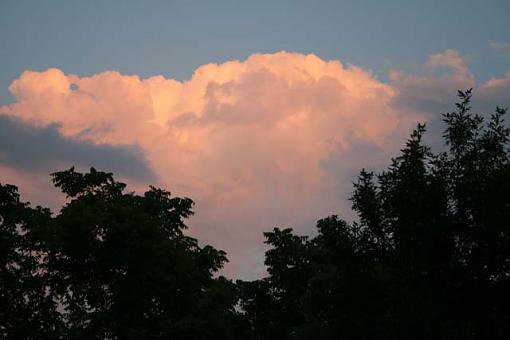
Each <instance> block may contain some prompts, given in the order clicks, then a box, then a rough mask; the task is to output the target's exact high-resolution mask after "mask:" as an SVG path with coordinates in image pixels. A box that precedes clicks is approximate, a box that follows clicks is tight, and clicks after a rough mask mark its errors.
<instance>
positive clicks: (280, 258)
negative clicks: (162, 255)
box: [239, 90, 510, 339]
mask: <svg viewBox="0 0 510 340" xmlns="http://www.w3.org/2000/svg"><path fill="white" fill-rule="evenodd" d="M471 92H472V91H471V90H468V91H465V92H463V91H459V98H460V101H459V103H457V105H456V110H455V111H454V112H451V113H446V114H445V115H444V116H443V118H444V122H445V124H446V129H445V133H444V135H443V137H444V140H445V144H446V146H447V151H444V152H438V153H433V152H432V151H431V149H430V148H429V147H427V146H426V145H424V144H423V141H422V136H423V134H424V133H425V126H424V125H421V124H420V125H418V127H417V128H416V130H415V131H413V133H412V134H411V137H410V139H409V140H408V142H407V144H406V146H405V148H404V149H402V150H401V154H400V155H399V156H398V157H396V158H394V159H393V160H392V162H391V165H390V167H389V168H388V170H386V171H384V172H382V173H380V174H374V173H373V172H369V171H366V170H362V171H361V173H360V175H359V177H358V180H357V181H356V182H355V183H354V192H353V195H352V198H351V200H352V207H353V209H354V210H355V211H356V212H357V214H358V220H357V221H356V222H353V223H347V222H346V221H343V220H341V219H338V217H337V216H330V217H328V218H325V219H322V220H320V221H319V222H318V223H317V228H318V235H317V236H316V237H314V238H312V239H307V238H303V237H300V236H296V235H294V234H293V233H292V230H291V229H285V230H280V229H278V228H277V229H275V230H274V231H273V232H271V233H266V234H265V236H266V243H267V244H269V245H270V246H271V247H272V248H271V249H270V250H269V251H268V252H267V253H266V262H265V263H266V265H267V266H268V274H269V276H268V277H267V278H264V279H262V280H260V281H256V282H251V283H243V282H240V283H239V285H240V287H241V288H243V294H244V295H242V305H243V306H244V307H245V310H246V313H247V318H248V320H249V321H250V323H251V324H252V327H253V328H254V329H255V332H256V334H257V335H258V336H259V338H261V339H273V338H275V337H271V335H269V336H268V335H266V334H274V332H273V331H272V329H273V328H276V329H277V330H278V332H279V333H278V338H280V339H324V338H338V339H344V338H345V339H366V338H388V339H409V338H413V339H430V338H444V339H452V338H463V339H481V338H484V339H485V338H493V339H496V338H501V339H503V338H508V337H509V336H510V326H509V325H510V307H508V306H510V304H509V302H510V300H509V293H510V267H509V265H510V151H509V148H508V146H509V136H510V129H509V128H508V127H507V126H506V125H505V124H504V116H505V113H506V109H502V108H499V107H498V108H497V109H496V112H495V114H493V115H492V116H491V117H490V119H489V121H488V124H486V125H484V119H483V118H482V117H481V116H480V115H476V114H472V113H471V111H470V109H471V108H470V102H471ZM257 304H261V305H262V306H264V308H266V309H268V311H269V313H270V314H269V315H278V318H277V320H279V321H278V322H277V324H276V326H275V325H274V322H273V323H270V322H267V321H266V320H265V315H264V313H261V312H260V311H259V310H260V309H261V308H260V307H259V306H257Z"/></svg>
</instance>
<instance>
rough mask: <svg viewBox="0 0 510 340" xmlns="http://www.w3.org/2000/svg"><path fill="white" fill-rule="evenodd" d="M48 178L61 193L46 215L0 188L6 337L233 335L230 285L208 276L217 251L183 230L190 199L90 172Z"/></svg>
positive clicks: (220, 257)
mask: <svg viewBox="0 0 510 340" xmlns="http://www.w3.org/2000/svg"><path fill="white" fill-rule="evenodd" d="M52 177H53V182H54V183H55V185H56V186H57V187H58V188H60V189H61V190H62V191H63V192H64V193H65V194H66V195H67V196H68V197H69V198H70V201H69V203H68V204H67V205H66V206H64V207H63V208H62V210H61V211H60V213H59V214H58V215H56V216H54V217H52V216H51V215H50V213H49V211H48V210H41V209H40V208H37V209H31V208H29V207H28V205H27V204H24V203H20V202H19V197H18V195H17V193H16V188H15V187H13V186H8V185H7V186H2V187H1V189H2V191H1V194H2V197H1V208H2V211H1V216H2V221H3V224H2V229H1V231H2V236H3V237H2V241H3V243H4V244H3V245H2V247H1V249H2V261H3V263H2V264H5V266H3V267H2V270H3V269H4V267H5V268H6V270H7V271H6V272H5V273H4V272H2V273H1V274H2V275H1V281H0V282H1V284H2V285H3V286H2V287H1V288H2V289H1V291H2V298H5V299H10V300H8V301H5V302H4V301H2V305H3V306H10V307H11V308H12V309H13V310H9V309H3V310H2V312H0V313H4V314H5V317H4V315H2V321H1V322H2V326H3V327H2V328H4V327H6V330H5V331H4V332H5V333H6V334H7V335H8V336H7V337H8V338H34V339H35V338H37V339H40V338H41V336H40V334H41V333H40V327H43V326H44V327H45V329H48V332H50V333H51V331H53V333H52V334H50V335H49V338H53V339H56V338H59V337H61V338H70V339H167V338H177V339H206V338H207V339H210V338H221V339H228V338H232V331H233V330H235V325H236V323H237V322H238V321H237V316H236V315H237V312H236V311H235V309H234V307H235V304H236V302H237V296H236V289H235V286H234V284H233V283H232V282H230V281H228V280H226V279H225V278H223V277H219V278H214V277H213V273H214V272H216V271H217V270H218V269H219V268H221V266H222V265H223V263H224V262H225V261H226V256H225V253H224V252H222V251H218V250H216V249H214V248H212V247H211V246H205V247H200V246H199V245H198V242H197V240H196V239H193V238H191V237H188V236H185V235H184V234H183V229H185V228H186V225H185V224H184V219H185V218H187V217H189V216H190V215H191V214H192V210H191V209H192V206H193V201H192V200H190V199H188V198H179V197H172V196H171V195H170V193H169V192H167V191H164V190H161V189H157V188H154V187H151V188H150V190H149V191H147V192H145V194H144V195H143V196H138V195H135V194H133V193H124V192H123V190H124V188H125V185H124V184H123V183H119V182H116V181H115V180H114V179H113V176H112V174H110V173H105V172H100V171H96V170H95V169H94V168H92V169H91V170H90V172H89V173H86V174H82V173H79V172H76V171H75V170H74V168H71V169H69V170H67V171H62V172H57V173H54V174H52ZM17 230H19V231H21V232H17ZM4 234H6V235H5V236H4ZM25 245H26V246H27V250H26V251H25V249H24V248H23V247H24V246H25ZM34 251H37V252H39V253H40V258H42V259H43V261H38V258H35V257H34V255H33V254H32V253H34ZM5 252H7V254H5V255H4V253H5ZM35 272H38V273H39V274H38V275H34V273H35ZM31 281H35V282H34V283H31ZM32 295H33V296H34V298H32ZM27 296H29V297H30V300H29V301H26V298H27ZM44 303H45V304H44ZM25 309H26V311H25ZM46 309H48V310H50V311H51V313H47V312H46ZM34 313H35V315H32V314H34ZM9 318H12V319H13V320H10V319H9ZM46 318H47V319H48V320H46ZM21 320H23V321H21ZM25 323H26V325H25ZM53 323H54V324H53ZM39 324H41V326H40V327H39V326H38V325H39ZM46 324H48V326H46ZM27 325H28V326H27ZM50 326H51V327H50ZM28 330H31V331H30V332H31V333H24V332H25V331H28ZM36 335H37V336H36Z"/></svg>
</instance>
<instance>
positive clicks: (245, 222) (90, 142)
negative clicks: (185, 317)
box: [0, 0, 510, 279]
mask: <svg viewBox="0 0 510 340" xmlns="http://www.w3.org/2000/svg"><path fill="white" fill-rule="evenodd" d="M509 15H510V2H508V1H497V0H494V1H444V0H443V1H339V0H337V1H326V0H324V1H298V0H294V1H151V0H149V1H143V2H142V1H81V2H71V1H52V0H49V1H25V0H17V1H14V0H12V1H9V0H0V46H1V48H0V61H1V62H0V182H2V183H5V182H7V183H13V184H17V185H18V186H19V187H20V191H21V193H22V194H23V197H24V198H25V199H26V200H30V201H31V202H33V203H34V204H44V205H49V206H51V207H52V208H53V210H55V211H58V208H59V207H60V206H61V204H63V202H64V198H63V197H62V196H61V195H59V194H58V192H57V191H56V190H53V189H52V188H51V183H50V181H49V176H48V174H49V173H50V172H53V171H56V170H62V169H65V168H68V167H70V166H72V165H75V166H77V167H78V168H79V169H82V170H86V169H87V168H88V167H90V166H95V167H96V168H98V169H101V170H107V171H113V172H114V173H115V175H116V177H117V178H119V179H121V180H123V181H125V182H127V183H128V184H129V188H130V190H135V191H137V192H143V190H144V189H146V188H147V186H148V185H149V184H154V185H158V186H161V187H163V188H166V189H168V190H170V191H171V192H172V193H174V194H176V195H180V196H188V197H191V198H192V199H194V200H195V202H196V206H195V211H196V215H195V216H194V217H193V218H192V219H191V220H190V221H189V225H190V230H189V233H190V234H192V235H193V236H195V237H197V238H199V240H200V241H201V242H203V244H205V243H207V244H211V245H213V246H215V247H217V248H219V249H223V250H225V251H227V253H228V257H229V259H230V263H229V264H228V265H227V266H226V268H225V269H224V273H225V275H228V276H230V277H236V278H244V279H253V278H257V277H260V276H262V275H264V266H263V254H264V250H265V249H266V248H265V246H264V244H263V235H262V233H263V232H264V231H268V230H271V229H272V228H273V227H275V226H279V227H293V228H295V230H296V231H297V232H299V233H302V234H308V235H311V234H313V233H314V228H315V222H316V220H318V219H319V218H322V217H325V216H327V215H330V214H338V215H340V216H342V217H345V218H346V219H349V220H351V219H354V218H355V216H354V215H353V213H352V212H351V210H350V204H349V201H348V197H349V195H350V193H351V192H352V182H353V181H354V180H355V176H356V174H357V173H358V171H359V170H360V169H361V168H368V169H373V170H376V171H377V170H380V169H383V168H384V167H385V166H387V165H388V163H389V159H390V158H391V157H392V156H395V155H396V154H397V153H398V150H399V149H400V148H401V147H402V145H403V143H404V142H405V140H406V138H407V136H408V135H409V133H410V132H411V130H412V129H413V127H414V126H415V125H416V124H417V123H418V122H426V123H427V125H428V127H429V135H428V137H427V138H428V141H429V142H430V143H431V144H432V145H436V144H437V145H438V146H440V134H441V115H440V113H442V112H446V111H448V110H452V109H453V104H454V102H455V93H456V91H457V89H467V88H471V87H473V88H474V89H475V92H474V105H473V106H474V109H475V110H479V111H480V112H481V113H483V114H486V115H487V114H490V112H491V110H493V109H494V108H495V106H496V105H500V106H505V105H506V106H508V105H510V21H509V20H508V16H509Z"/></svg>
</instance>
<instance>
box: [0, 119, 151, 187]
mask: <svg viewBox="0 0 510 340" xmlns="http://www.w3.org/2000/svg"><path fill="white" fill-rule="evenodd" d="M0 164H4V165H6V166H8V167H11V168H15V169H20V170H25V171H49V172H51V171H56V170H61V169H62V168H63V167H69V166H79V167H90V166H94V167H96V168H98V169H101V170H105V171H113V172H115V174H118V175H121V176H127V177H130V178H133V179H136V180H141V181H154V180H155V178H156V176H155V175H154V173H153V172H152V170H151V169H150V168H149V166H148V164H147V162H146V160H145V157H144V155H143V153H142V151H141V150H140V148H139V147H138V146H110V145H97V144H93V143H91V142H87V141H80V140H76V139H71V138H66V137H64V136H62V135H61V134H60V133H59V131H58V125H57V124H52V125H49V126H47V127H43V128H38V127H33V126H30V125H28V124H26V123H24V122H22V121H21V120H19V119H15V118H11V117H8V116H5V115H0Z"/></svg>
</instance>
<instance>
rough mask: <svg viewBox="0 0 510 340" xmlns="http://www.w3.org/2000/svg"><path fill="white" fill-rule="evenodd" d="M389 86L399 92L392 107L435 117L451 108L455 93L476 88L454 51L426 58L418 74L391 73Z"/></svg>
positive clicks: (468, 72) (459, 57) (462, 62)
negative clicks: (422, 68) (430, 114)
mask: <svg viewBox="0 0 510 340" xmlns="http://www.w3.org/2000/svg"><path fill="white" fill-rule="evenodd" d="M389 78H390V84H391V85H392V86H393V87H394V88H395V89H396V90H397V91H398V96H396V97H395V101H396V102H395V106H397V107H400V108H404V109H407V110H410V111H411V112H423V113H432V114H435V115H437V114H438V113H439V112H444V111H446V110H448V109H450V108H451V107H452V100H453V99H454V98H455V95H456V93H457V90H459V89H468V88H472V87H474V86H475V79H474V77H473V75H472V74H471V72H470V71H469V69H468V68H467V67H466V65H465V63H464V60H463V59H462V57H461V56H460V55H459V53H458V52H457V51H456V50H451V49H450V50H446V51H445V52H444V53H438V54H434V55H432V56H430V57H429V59H428V60H427V62H426V63H425V67H424V70H423V72H422V73H420V74H405V73H403V72H401V71H399V70H393V71H391V72H390V74H389Z"/></svg>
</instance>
